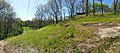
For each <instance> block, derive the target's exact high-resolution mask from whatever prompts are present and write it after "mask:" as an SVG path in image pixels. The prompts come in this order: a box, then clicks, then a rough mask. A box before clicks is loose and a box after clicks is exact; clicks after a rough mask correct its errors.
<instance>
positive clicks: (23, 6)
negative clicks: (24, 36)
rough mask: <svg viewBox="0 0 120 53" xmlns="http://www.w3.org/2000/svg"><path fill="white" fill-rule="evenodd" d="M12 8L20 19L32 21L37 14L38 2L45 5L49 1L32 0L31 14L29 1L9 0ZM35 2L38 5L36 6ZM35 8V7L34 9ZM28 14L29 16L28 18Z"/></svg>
mask: <svg viewBox="0 0 120 53" xmlns="http://www.w3.org/2000/svg"><path fill="white" fill-rule="evenodd" d="M9 2H10V4H11V5H12V7H14V11H15V12H16V13H17V16H18V17H20V18H21V19H22V20H24V21H25V20H32V18H33V17H34V14H35V10H36V8H35V6H37V5H38V4H37V2H39V4H45V3H46V2H47V0H36V2H35V0H30V5H29V12H28V0H9ZM34 2H35V3H36V4H35V5H34ZM33 6H34V7H33ZM27 12H28V16H27Z"/></svg>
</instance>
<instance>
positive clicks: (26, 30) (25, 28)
mask: <svg viewBox="0 0 120 53" xmlns="http://www.w3.org/2000/svg"><path fill="white" fill-rule="evenodd" d="M23 30H24V32H28V31H31V30H32V29H31V28H30V27H23Z"/></svg>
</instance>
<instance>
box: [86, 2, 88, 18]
mask: <svg viewBox="0 0 120 53" xmlns="http://www.w3.org/2000/svg"><path fill="white" fill-rule="evenodd" d="M86 16H88V0H86Z"/></svg>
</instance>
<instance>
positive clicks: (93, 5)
mask: <svg viewBox="0 0 120 53" xmlns="http://www.w3.org/2000/svg"><path fill="white" fill-rule="evenodd" d="M93 15H95V0H93Z"/></svg>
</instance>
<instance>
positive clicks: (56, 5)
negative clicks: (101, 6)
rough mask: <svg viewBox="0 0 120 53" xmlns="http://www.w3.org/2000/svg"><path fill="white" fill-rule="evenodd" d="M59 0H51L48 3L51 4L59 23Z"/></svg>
mask: <svg viewBox="0 0 120 53" xmlns="http://www.w3.org/2000/svg"><path fill="white" fill-rule="evenodd" d="M57 2H58V0H49V2H48V5H49V6H50V8H51V10H52V12H53V14H54V16H55V20H56V23H58V16H59V10H60V9H59V3H57Z"/></svg>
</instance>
